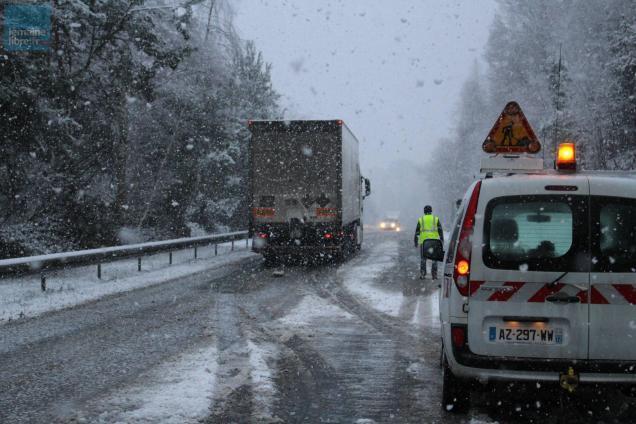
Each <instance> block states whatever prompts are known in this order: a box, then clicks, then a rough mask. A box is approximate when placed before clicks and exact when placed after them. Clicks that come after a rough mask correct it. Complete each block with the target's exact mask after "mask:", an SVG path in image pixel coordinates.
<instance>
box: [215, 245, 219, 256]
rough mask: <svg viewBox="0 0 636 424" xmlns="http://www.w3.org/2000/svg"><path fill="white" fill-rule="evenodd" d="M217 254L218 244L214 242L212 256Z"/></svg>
mask: <svg viewBox="0 0 636 424" xmlns="http://www.w3.org/2000/svg"><path fill="white" fill-rule="evenodd" d="M218 254H219V245H218V244H216V243H214V256H216V255H218Z"/></svg>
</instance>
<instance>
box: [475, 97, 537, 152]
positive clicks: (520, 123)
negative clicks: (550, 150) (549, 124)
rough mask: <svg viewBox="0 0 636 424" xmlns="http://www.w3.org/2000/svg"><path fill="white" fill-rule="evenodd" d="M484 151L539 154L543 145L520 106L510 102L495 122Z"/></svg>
mask: <svg viewBox="0 0 636 424" xmlns="http://www.w3.org/2000/svg"><path fill="white" fill-rule="evenodd" d="M482 149H483V150H484V152H486V153H538V152H539V151H540V150H541V143H540V142H539V139H538V138H537V136H536V135H535V134H534V131H533V130H532V127H531V126H530V124H529V123H528V120H527V119H526V117H525V115H524V114H523V111H522V110H521V107H520V106H519V104H518V103H517V102H510V103H508V104H507V105H506V107H504V110H503V112H501V115H499V118H498V119H497V121H495V125H494V126H493V127H492V129H491V130H490V132H489V133H488V137H486V140H485V141H484V143H483V144H482Z"/></svg>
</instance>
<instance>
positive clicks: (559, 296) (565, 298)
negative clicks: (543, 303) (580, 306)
mask: <svg viewBox="0 0 636 424" xmlns="http://www.w3.org/2000/svg"><path fill="white" fill-rule="evenodd" d="M545 300H547V301H548V302H552V303H581V299H579V298H578V297H576V296H570V295H568V294H565V293H563V292H559V293H555V294H553V295H550V296H548V297H546V298H545Z"/></svg>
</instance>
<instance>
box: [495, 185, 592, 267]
mask: <svg viewBox="0 0 636 424" xmlns="http://www.w3.org/2000/svg"><path fill="white" fill-rule="evenodd" d="M586 200H587V199H586V198H585V196H578V197H577V196H567V197H564V196H543V195H541V196H509V197H500V198H496V199H493V200H492V201H491V202H489V204H488V205H487V207H486V221H485V224H484V241H485V244H484V262H485V263H486V265H487V266H489V267H491V268H499V269H511V270H521V271H523V270H542V271H548V270H550V271H573V270H574V269H576V268H577V262H578V261H577V258H579V260H580V258H581V253H583V252H585V251H586V250H588V249H587V247H586V244H587V228H586V225H585V222H586V221H587V219H586V211H587V207H586Z"/></svg>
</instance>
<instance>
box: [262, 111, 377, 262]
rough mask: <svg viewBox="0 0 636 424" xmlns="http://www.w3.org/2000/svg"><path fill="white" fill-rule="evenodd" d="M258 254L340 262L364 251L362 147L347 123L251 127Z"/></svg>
mask: <svg viewBox="0 0 636 424" xmlns="http://www.w3.org/2000/svg"><path fill="white" fill-rule="evenodd" d="M249 129H250V132H251V142H250V231H251V234H252V237H253V241H254V243H253V249H254V251H256V252H260V253H262V254H263V256H264V257H265V261H266V264H269V265H274V264H276V263H278V262H279V261H281V260H283V259H285V258H286V257H290V256H293V257H297V256H323V257H328V258H339V257H342V256H344V255H346V254H347V253H349V252H353V251H355V250H356V249H359V248H360V246H361V244H362V238H363V237H362V235H363V225H362V210H363V200H364V198H365V197H366V196H368V195H369V194H370V192H371V188H370V182H369V180H368V179H366V178H364V177H362V176H361V174H360V162H359V155H358V140H357V139H356V137H355V136H354V135H353V133H352V132H351V131H350V130H349V128H348V127H347V126H346V125H345V123H344V122H343V121H342V120H325V121H305V120H303V121H250V122H249Z"/></svg>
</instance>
